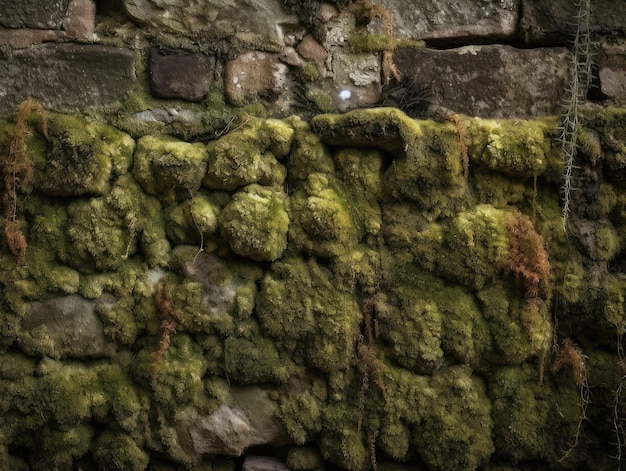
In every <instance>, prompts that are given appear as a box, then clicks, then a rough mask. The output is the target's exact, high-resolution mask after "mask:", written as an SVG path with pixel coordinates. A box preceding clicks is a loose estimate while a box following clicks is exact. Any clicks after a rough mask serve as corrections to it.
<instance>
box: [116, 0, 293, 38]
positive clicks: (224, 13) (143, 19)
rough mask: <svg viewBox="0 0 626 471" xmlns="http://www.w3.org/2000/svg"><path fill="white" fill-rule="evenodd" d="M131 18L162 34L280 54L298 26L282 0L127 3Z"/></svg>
mask: <svg viewBox="0 0 626 471" xmlns="http://www.w3.org/2000/svg"><path fill="white" fill-rule="evenodd" d="M124 7H125V9H126V11H127V12H128V14H129V15H130V17H131V18H133V19H134V20H136V21H138V22H139V23H141V24H144V25H146V26H149V27H151V28H155V29H158V30H160V31H166V32H171V33H174V34H181V35H183V36H188V37H202V38H203V39H207V38H210V39H225V38H233V39H234V40H236V41H240V42H242V43H244V44H247V45H251V46H261V45H262V46H263V49H266V50H267V49H269V50H275V51H278V50H279V49H280V47H281V46H282V45H283V35H284V33H285V31H287V30H292V29H294V28H301V26H299V20H298V17H297V16H296V15H295V14H294V13H292V12H290V11H289V10H287V8H286V7H285V6H284V5H283V2H282V1H281V0H266V1H263V2H258V1H254V0H212V1H210V2H207V1H205V0H190V1H185V2H171V1H168V0H124Z"/></svg>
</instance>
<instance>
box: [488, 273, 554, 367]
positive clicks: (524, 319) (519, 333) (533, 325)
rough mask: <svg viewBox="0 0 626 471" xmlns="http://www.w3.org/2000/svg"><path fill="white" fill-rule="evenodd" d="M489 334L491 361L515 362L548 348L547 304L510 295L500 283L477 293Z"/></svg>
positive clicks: (550, 331) (540, 353) (550, 335)
mask: <svg viewBox="0 0 626 471" xmlns="http://www.w3.org/2000/svg"><path fill="white" fill-rule="evenodd" d="M477 297H478V299H479V300H480V301H481V302H482V312H483V315H484V316H485V319H486V321H487V322H488V325H489V329H490V331H491V336H492V337H493V352H492V353H491V355H493V358H492V361H497V362H504V363H509V364H518V363H521V362H523V361H526V360H527V359H528V358H529V357H531V356H533V355H539V356H541V355H542V354H543V353H545V352H547V351H548V349H549V348H550V343H551V339H552V327H551V324H550V322H549V318H550V317H549V315H548V312H547V306H546V305H545V304H543V303H540V304H534V303H532V302H530V301H527V300H523V299H520V298H519V297H516V296H515V295H514V292H512V291H511V289H510V288H509V287H507V286H506V285H504V284H503V283H494V284H493V285H490V286H488V287H487V288H485V289H484V290H482V291H479V292H478V293H477Z"/></svg>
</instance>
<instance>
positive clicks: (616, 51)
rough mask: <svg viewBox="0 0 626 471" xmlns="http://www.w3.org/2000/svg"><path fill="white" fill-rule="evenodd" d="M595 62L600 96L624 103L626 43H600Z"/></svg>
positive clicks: (625, 100)
mask: <svg viewBox="0 0 626 471" xmlns="http://www.w3.org/2000/svg"><path fill="white" fill-rule="evenodd" d="M595 62H596V63H597V65H598V78H599V80H600V84H599V85H600V86H599V92H600V93H601V94H602V96H603V97H607V98H610V99H611V100H613V101H614V102H616V103H626V83H625V81H626V44H624V43H623V42H618V43H614V44H604V45H602V46H601V48H600V51H599V53H598V56H597V57H596V60H595ZM597 91H598V90H592V92H597Z"/></svg>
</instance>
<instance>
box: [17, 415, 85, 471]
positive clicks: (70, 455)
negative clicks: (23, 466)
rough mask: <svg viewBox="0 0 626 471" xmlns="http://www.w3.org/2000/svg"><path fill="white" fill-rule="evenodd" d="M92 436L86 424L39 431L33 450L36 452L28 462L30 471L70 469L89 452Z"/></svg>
mask: <svg viewBox="0 0 626 471" xmlns="http://www.w3.org/2000/svg"><path fill="white" fill-rule="evenodd" d="M94 435H95V431H94V428H93V427H92V426H90V425H86V424H83V425H76V426H73V427H70V428H67V429H61V430H55V429H53V428H48V429H44V430H42V431H40V433H38V434H37V438H36V443H37V444H36V448H34V449H33V452H35V451H36V452H35V453H32V454H31V456H30V460H29V461H30V464H31V466H32V469H42V470H43V469H72V467H73V465H74V463H75V461H76V460H77V459H78V458H81V457H83V456H85V455H86V454H87V452H88V451H89V445H90V444H91V440H92V439H93V436H94Z"/></svg>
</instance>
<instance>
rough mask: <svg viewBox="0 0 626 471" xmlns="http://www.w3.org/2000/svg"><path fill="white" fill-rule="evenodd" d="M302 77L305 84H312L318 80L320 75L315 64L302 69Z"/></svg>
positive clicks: (306, 65) (309, 64)
mask: <svg viewBox="0 0 626 471" xmlns="http://www.w3.org/2000/svg"><path fill="white" fill-rule="evenodd" d="M302 76H303V77H304V80H305V81H306V82H312V81H314V80H317V79H318V78H320V76H321V74H320V71H319V69H318V68H317V66H316V65H315V64H311V63H308V64H305V66H304V67H302Z"/></svg>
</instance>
